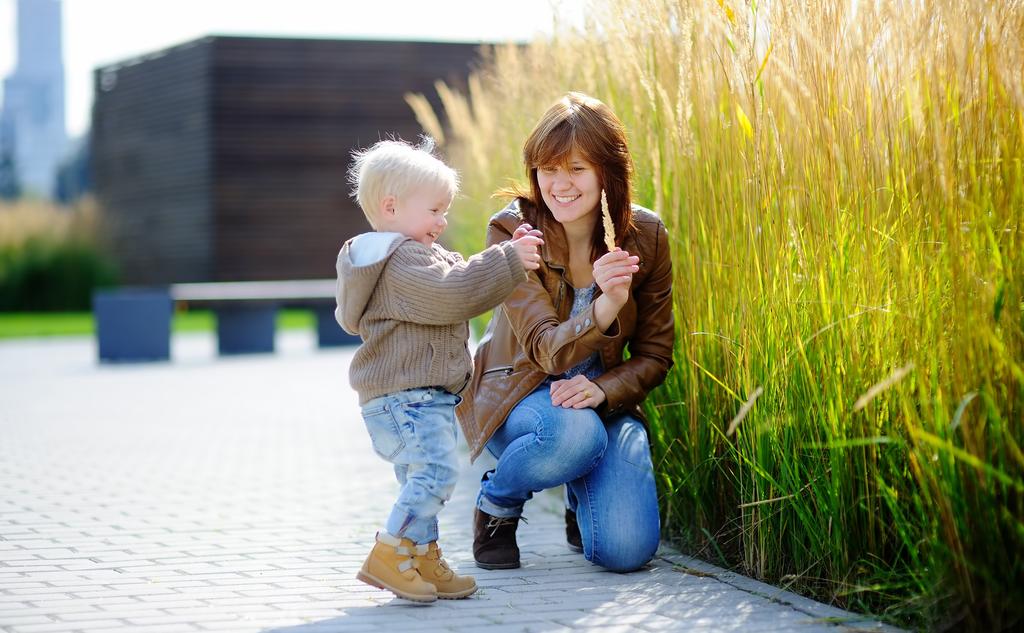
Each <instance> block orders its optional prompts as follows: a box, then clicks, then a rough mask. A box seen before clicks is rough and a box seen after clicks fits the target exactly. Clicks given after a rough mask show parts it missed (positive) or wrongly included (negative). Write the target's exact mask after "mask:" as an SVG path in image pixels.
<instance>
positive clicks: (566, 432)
mask: <svg viewBox="0 0 1024 633" xmlns="http://www.w3.org/2000/svg"><path fill="white" fill-rule="evenodd" d="M552 409H554V415H553V416H552V418H553V419H552V420H550V422H549V424H548V425H547V427H548V428H547V429H546V434H547V436H548V437H547V438H544V440H542V441H548V442H550V443H551V444H552V450H554V451H555V452H556V453H557V454H558V455H559V456H560V457H561V459H564V460H566V461H569V462H574V463H587V464H590V465H593V464H595V463H596V462H597V460H599V459H601V456H602V455H604V452H605V449H607V448H608V432H607V431H606V430H605V427H604V423H603V422H602V421H601V418H600V416H598V415H597V413H595V412H594V411H593V410H592V409H561V410H559V409H558V408H556V407H552Z"/></svg>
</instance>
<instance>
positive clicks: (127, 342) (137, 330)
mask: <svg viewBox="0 0 1024 633" xmlns="http://www.w3.org/2000/svg"><path fill="white" fill-rule="evenodd" d="M172 308H173V306H172V303H171V295H170V293H169V292H168V291H166V290H127V289H121V290H119V289H113V290H97V291H96V292H94V293H93V296H92V310H93V316H94V318H95V320H96V342H97V348H98V351H99V360H100V362H101V363H103V362H115V363H117V362H129V363H131V362H143V361H157V360H168V359H169V358H170V357H171V312H172Z"/></svg>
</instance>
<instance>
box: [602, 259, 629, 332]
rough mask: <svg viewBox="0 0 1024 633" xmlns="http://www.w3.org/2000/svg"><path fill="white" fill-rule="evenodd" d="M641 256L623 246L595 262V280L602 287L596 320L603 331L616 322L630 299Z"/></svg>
mask: <svg viewBox="0 0 1024 633" xmlns="http://www.w3.org/2000/svg"><path fill="white" fill-rule="evenodd" d="M639 263H640V258H639V257H637V256H635V255H630V254H629V253H627V252H626V251H624V250H622V249H621V248H616V249H615V250H614V251H611V252H609V253H605V254H604V255H602V256H601V257H599V258H598V260H597V261H596V262H594V281H596V282H597V285H598V286H600V287H601V296H600V297H598V298H597V300H596V301H594V320H595V321H596V322H597V327H598V328H600V329H601V331H602V332H607V331H608V328H610V327H611V326H612V323H615V318H616V317H618V316H619V310H621V309H622V306H624V305H626V301H627V300H628V299H629V287H630V285H631V284H632V283H633V273H635V272H636V271H638V270H640V266H639V265H638V264H639Z"/></svg>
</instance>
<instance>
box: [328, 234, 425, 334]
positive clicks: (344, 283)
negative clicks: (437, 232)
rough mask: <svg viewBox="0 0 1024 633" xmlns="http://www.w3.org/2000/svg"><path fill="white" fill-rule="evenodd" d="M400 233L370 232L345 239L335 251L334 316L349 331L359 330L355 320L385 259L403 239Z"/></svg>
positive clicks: (373, 285)
mask: <svg viewBox="0 0 1024 633" xmlns="http://www.w3.org/2000/svg"><path fill="white" fill-rule="evenodd" d="M411 239H412V238H410V237H406V236H404V235H402V234H401V233H384V232H376V231H375V232H372V233H363V234H361V235H357V236H355V237H353V238H352V239H350V240H348V241H347V242H345V244H344V245H343V246H342V247H341V252H339V253H338V263H337V270H338V287H337V292H336V293H335V294H336V298H337V300H338V307H337V308H335V310H334V318H335V319H336V320H337V321H338V324H339V325H341V327H342V328H344V330H345V331H346V332H348V333H349V334H360V332H359V321H360V320H361V319H362V317H363V313H364V312H365V311H366V306H367V304H368V303H369V301H370V297H372V296H373V290H374V288H376V287H377V282H378V281H379V280H380V275H381V273H382V272H384V268H385V267H386V266H387V263H388V260H389V259H390V258H391V255H392V254H394V252H395V251H396V250H397V249H398V247H399V246H401V244H402V243H403V242H405V241H406V240H411Z"/></svg>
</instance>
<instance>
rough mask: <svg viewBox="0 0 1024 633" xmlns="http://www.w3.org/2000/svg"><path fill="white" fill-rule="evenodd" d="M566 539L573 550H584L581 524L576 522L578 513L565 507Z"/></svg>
mask: <svg viewBox="0 0 1024 633" xmlns="http://www.w3.org/2000/svg"><path fill="white" fill-rule="evenodd" d="M565 540H566V541H568V542H569V549H571V550H572V551H574V552H577V553H579V552H582V551H583V537H582V536H580V524H579V523H577V522H576V513H575V512H573V511H572V510H570V509H569V508H566V509H565Z"/></svg>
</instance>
